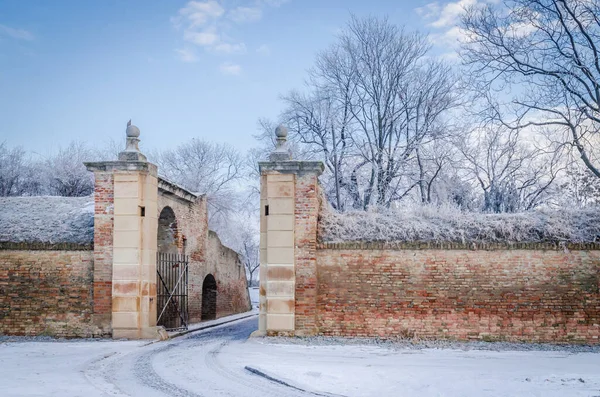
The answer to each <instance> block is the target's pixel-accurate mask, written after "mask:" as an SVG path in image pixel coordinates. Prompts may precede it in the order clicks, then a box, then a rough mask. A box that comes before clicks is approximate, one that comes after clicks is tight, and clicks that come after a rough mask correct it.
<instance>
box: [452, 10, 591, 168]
mask: <svg viewBox="0 0 600 397" xmlns="http://www.w3.org/2000/svg"><path fill="white" fill-rule="evenodd" d="M491 3H495V2H489V3H488V4H486V5H485V6H481V4H478V5H476V6H473V7H470V8H469V9H468V10H467V12H466V14H465V15H464V18H463V19H462V29H463V31H464V33H465V37H466V39H465V43H464V46H463V51H462V57H463V60H464V63H465V64H466V65H467V67H468V74H469V75H471V76H472V77H473V80H474V81H475V82H476V83H477V84H478V86H477V89H478V90H480V91H488V90H492V91H494V90H495V91H497V92H498V96H505V95H506V92H507V91H509V92H510V93H511V94H512V103H511V104H512V105H513V106H512V107H511V108H510V109H509V110H506V109H499V108H496V109H495V110H496V112H495V115H494V116H495V117H496V118H498V119H501V120H502V121H503V122H504V123H505V125H506V126H508V127H510V128H514V129H520V128H523V127H526V126H538V127H549V126H550V127H553V128H552V130H553V131H554V133H555V136H556V139H558V140H560V142H561V143H562V145H563V146H565V147H567V148H572V149H573V150H574V151H576V152H577V155H578V157H579V158H580V159H581V161H582V162H583V164H584V165H585V166H586V167H587V168H588V169H589V170H590V172H591V173H592V174H593V175H595V176H596V177H600V157H599V156H598V155H599V153H598V152H597V147H595V146H594V145H593V137H594V136H597V135H598V133H599V132H600V56H599V53H600V2H598V1H597V0H504V1H503V2H502V3H500V4H499V5H498V4H491Z"/></svg>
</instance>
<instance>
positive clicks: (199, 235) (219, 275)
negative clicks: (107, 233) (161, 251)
mask: <svg viewBox="0 0 600 397" xmlns="http://www.w3.org/2000/svg"><path fill="white" fill-rule="evenodd" d="M166 206H169V207H170V208H171V209H172V210H173V212H174V213H175V217H176V219H177V234H178V236H177V238H178V239H179V241H180V244H179V246H180V250H179V252H180V253H183V251H184V249H183V243H182V241H183V239H185V254H186V255H189V258H190V262H189V267H188V276H189V279H188V311H189V316H190V322H192V323H195V322H199V321H200V320H201V318H202V284H203V282H204V278H205V277H206V276H207V275H208V274H212V275H213V276H214V277H215V279H216V281H217V288H218V291H217V317H223V316H226V315H229V314H234V313H241V312H245V311H247V310H250V301H249V297H248V290H247V286H246V276H245V273H244V268H243V267H242V266H241V264H240V260H239V257H238V255H237V253H235V251H233V250H231V249H229V248H227V247H225V246H223V244H221V241H220V239H219V237H218V236H217V235H216V233H214V232H209V230H208V216H207V203H206V197H204V196H202V197H199V198H198V199H197V200H196V201H195V202H193V203H192V202H188V201H184V200H181V199H178V198H175V197H173V196H169V195H164V194H160V192H159V196H158V209H159V214H160V211H162V209H163V208H164V207H166Z"/></svg>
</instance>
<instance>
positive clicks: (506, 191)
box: [457, 124, 564, 212]
mask: <svg viewBox="0 0 600 397" xmlns="http://www.w3.org/2000/svg"><path fill="white" fill-rule="evenodd" d="M525 134H526V132H524V131H521V130H515V129H511V128H507V127H505V126H503V125H494V124H486V125H482V126H478V127H476V128H474V129H473V130H472V131H471V132H470V133H469V134H468V135H467V136H465V137H462V139H461V140H460V141H458V142H457V147H458V148H459V149H460V151H461V153H462V155H463V159H464V161H463V162H462V165H461V167H462V168H463V169H464V170H465V171H466V174H465V177H466V178H470V179H471V180H472V181H473V182H474V183H475V185H476V186H478V187H479V188H480V191H481V193H482V204H481V209H482V210H483V211H485V212H518V211H525V210H531V209H533V208H536V207H538V206H539V205H541V204H544V203H545V202H547V201H548V199H549V198H551V197H552V194H553V193H554V192H553V190H552V189H553V186H554V184H555V182H556V180H557V178H558V176H559V174H560V172H561V171H563V170H564V162H563V161H561V158H560V156H559V152H557V151H556V150H554V149H553V148H552V147H549V148H548V147H540V146H537V145H536V144H535V142H534V141H533V140H532V139H531V137H530V140H529V142H525V140H524V139H523V135H525Z"/></svg>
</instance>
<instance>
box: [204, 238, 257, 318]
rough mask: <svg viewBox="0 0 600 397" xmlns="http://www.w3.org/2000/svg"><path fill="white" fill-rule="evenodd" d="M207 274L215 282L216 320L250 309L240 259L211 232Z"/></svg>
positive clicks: (246, 285)
mask: <svg viewBox="0 0 600 397" xmlns="http://www.w3.org/2000/svg"><path fill="white" fill-rule="evenodd" d="M206 270H207V273H206V274H208V273H210V274H212V275H213V276H214V277H215V280H216V281H217V318H219V317H223V316H228V315H230V314H236V313H243V312H246V311H248V310H250V309H251V307H250V296H249V295H248V284H247V281H246V273H245V270H244V267H243V265H242V263H241V261H240V257H239V255H238V254H237V252H235V251H234V250H232V249H230V248H228V247H226V246H224V245H223V244H222V243H221V240H220V239H219V236H217V234H216V233H215V232H213V231H210V232H209V234H208V241H207V258H206Z"/></svg>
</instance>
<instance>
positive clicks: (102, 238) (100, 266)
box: [92, 172, 114, 333]
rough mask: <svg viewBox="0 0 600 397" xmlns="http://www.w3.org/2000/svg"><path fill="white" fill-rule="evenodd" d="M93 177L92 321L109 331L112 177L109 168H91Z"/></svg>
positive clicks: (112, 214) (110, 309)
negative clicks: (95, 169)
mask: <svg viewBox="0 0 600 397" xmlns="http://www.w3.org/2000/svg"><path fill="white" fill-rule="evenodd" d="M94 178H95V185H94V268H93V278H92V281H93V294H92V296H93V298H92V299H93V316H92V321H93V323H94V324H96V325H97V326H98V327H100V328H102V329H103V330H104V331H105V332H106V333H109V332H111V320H112V271H113V269H112V264H113V225H114V177H113V174H112V173H110V172H94Z"/></svg>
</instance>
